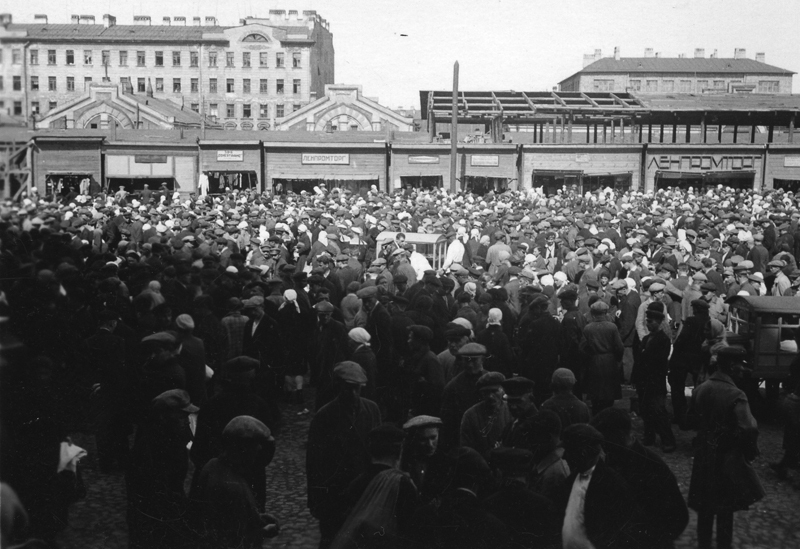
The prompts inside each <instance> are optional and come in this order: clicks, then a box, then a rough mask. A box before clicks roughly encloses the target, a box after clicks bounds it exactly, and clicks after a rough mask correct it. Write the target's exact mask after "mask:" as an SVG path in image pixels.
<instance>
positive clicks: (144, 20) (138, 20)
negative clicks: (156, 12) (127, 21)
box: [133, 15, 150, 26]
mask: <svg viewBox="0 0 800 549" xmlns="http://www.w3.org/2000/svg"><path fill="white" fill-rule="evenodd" d="M133 24H134V25H145V26H149V25H150V16H149V15H134V16H133Z"/></svg>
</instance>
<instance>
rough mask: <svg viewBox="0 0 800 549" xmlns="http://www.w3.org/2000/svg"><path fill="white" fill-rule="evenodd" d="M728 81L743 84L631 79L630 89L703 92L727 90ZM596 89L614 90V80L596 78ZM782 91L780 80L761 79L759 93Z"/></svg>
mask: <svg viewBox="0 0 800 549" xmlns="http://www.w3.org/2000/svg"><path fill="white" fill-rule="evenodd" d="M728 83H730V84H741V83H742V81H741V80H730V81H729V82H728V81H725V80H704V79H698V80H697V81H696V87H695V81H694V80H661V81H660V85H659V80H657V79H653V80H640V79H631V80H630V82H629V85H628V89H630V90H631V91H635V92H636V91H644V92H649V93H655V92H663V93H673V92H678V93H692V92H695V91H696V92H697V93H702V92H703V90H719V91H726V90H727V86H728ZM594 91H614V80H611V79H599V78H596V79H595V80H594ZM779 91H780V82H779V81H777V80H760V81H759V82H758V92H759V93H778V92H779Z"/></svg>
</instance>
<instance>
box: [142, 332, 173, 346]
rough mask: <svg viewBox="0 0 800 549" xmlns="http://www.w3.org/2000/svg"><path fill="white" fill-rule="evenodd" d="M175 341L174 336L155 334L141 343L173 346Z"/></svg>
mask: <svg viewBox="0 0 800 549" xmlns="http://www.w3.org/2000/svg"><path fill="white" fill-rule="evenodd" d="M175 341H176V339H175V336H174V335H172V334H171V333H169V332H156V333H154V334H151V335H149V336H147V337H145V338H144V339H142V343H156V344H160V345H174V344H175Z"/></svg>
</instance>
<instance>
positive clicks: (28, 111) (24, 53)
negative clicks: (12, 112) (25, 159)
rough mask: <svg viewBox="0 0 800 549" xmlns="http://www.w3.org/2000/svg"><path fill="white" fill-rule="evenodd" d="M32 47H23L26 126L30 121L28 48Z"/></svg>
mask: <svg viewBox="0 0 800 549" xmlns="http://www.w3.org/2000/svg"><path fill="white" fill-rule="evenodd" d="M30 45H31V43H30V42H25V43H24V44H23V45H22V102H23V103H24V105H25V106H24V107H23V110H22V113H23V115H24V116H25V125H26V126H27V125H28V120H30V105H28V47H29V46H30ZM40 85H41V84H40ZM31 129H32V130H35V129H36V123H35V122H33V121H31Z"/></svg>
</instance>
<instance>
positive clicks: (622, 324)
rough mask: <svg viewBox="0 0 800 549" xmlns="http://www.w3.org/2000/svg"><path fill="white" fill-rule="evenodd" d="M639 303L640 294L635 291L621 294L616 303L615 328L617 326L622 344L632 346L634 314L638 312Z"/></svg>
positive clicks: (634, 326) (634, 333) (634, 332)
mask: <svg viewBox="0 0 800 549" xmlns="http://www.w3.org/2000/svg"><path fill="white" fill-rule="evenodd" d="M641 304H642V298H641V296H639V294H637V293H636V292H635V291H631V292H629V293H628V294H627V295H625V296H623V297H622V299H620V300H619V304H618V305H617V308H618V309H619V311H620V314H619V316H618V317H617V319H616V324H617V328H619V335H620V337H621V338H622V344H623V345H624V346H625V347H631V346H633V341H634V338H635V337H636V315H637V314H638V313H639V306H640V305H641Z"/></svg>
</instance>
